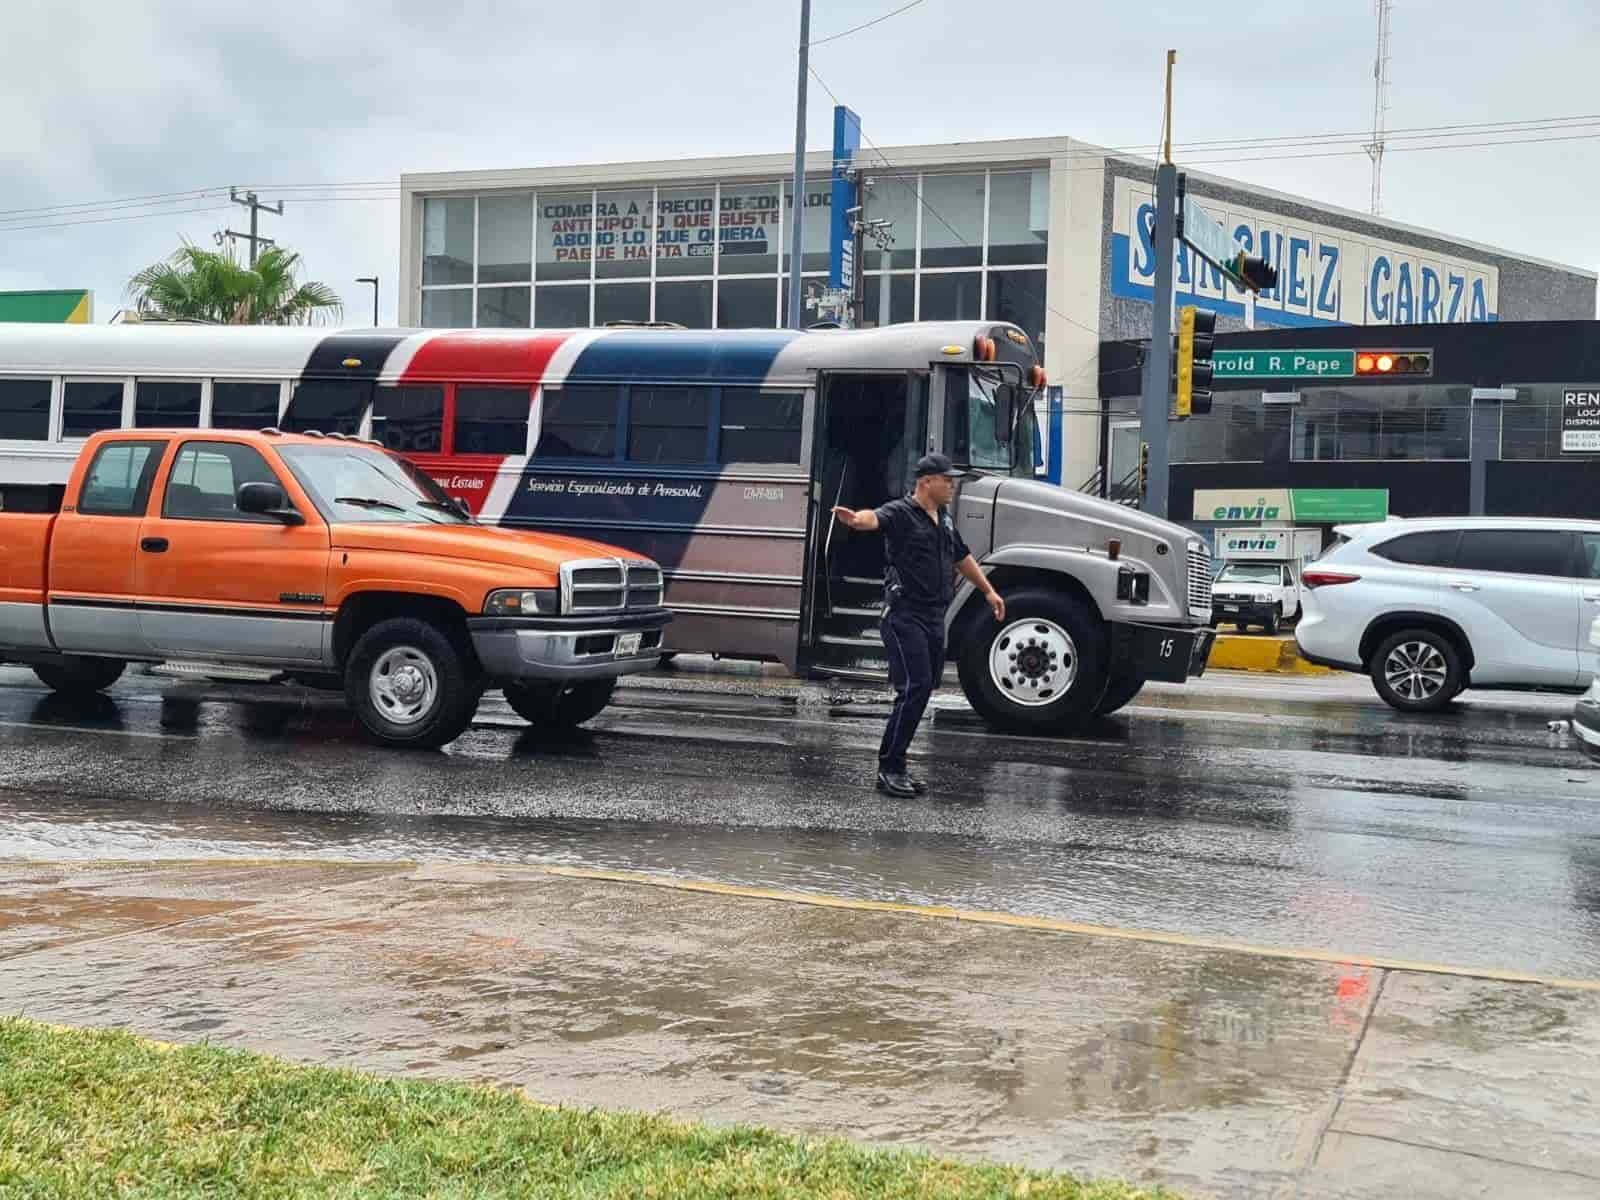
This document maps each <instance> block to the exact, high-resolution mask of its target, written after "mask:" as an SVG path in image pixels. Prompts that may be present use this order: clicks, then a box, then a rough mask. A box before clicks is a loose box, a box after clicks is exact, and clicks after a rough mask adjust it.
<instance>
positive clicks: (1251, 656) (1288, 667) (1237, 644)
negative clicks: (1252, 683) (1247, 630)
mask: <svg viewBox="0 0 1600 1200" xmlns="http://www.w3.org/2000/svg"><path fill="white" fill-rule="evenodd" d="M1206 666H1207V668H1208V669H1212V670H1217V671H1260V672H1265V673H1269V674H1274V675H1331V674H1333V672H1332V671H1331V670H1329V668H1327V667H1319V666H1317V665H1316V664H1315V663H1308V662H1307V661H1306V660H1305V659H1303V658H1301V657H1300V652H1299V649H1298V648H1297V647H1296V646H1295V644H1294V639H1293V638H1269V637H1244V636H1233V635H1229V634H1219V635H1218V637H1217V640H1216V644H1215V645H1213V646H1212V648H1211V658H1210V659H1209V660H1208V661H1207V663H1206Z"/></svg>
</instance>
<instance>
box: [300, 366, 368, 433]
mask: <svg viewBox="0 0 1600 1200" xmlns="http://www.w3.org/2000/svg"><path fill="white" fill-rule="evenodd" d="M371 400H372V384H370V383H368V382H366V381H365V380H360V379H308V380H306V381H305V382H304V383H301V384H300V385H299V386H297V387H296V388H295V389H294V396H293V397H292V398H291V399H290V401H289V411H288V412H287V413H285V414H284V416H283V428H284V431H285V432H287V433H304V432H305V431H306V430H308V429H315V430H318V431H320V432H322V433H359V432H361V418H362V415H363V414H364V413H365V412H366V410H367V405H368V404H369V403H370V402H371Z"/></svg>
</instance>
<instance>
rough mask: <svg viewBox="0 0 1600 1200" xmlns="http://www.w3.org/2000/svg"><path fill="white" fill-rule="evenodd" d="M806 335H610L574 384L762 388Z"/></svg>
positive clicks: (581, 361) (593, 348) (582, 356)
mask: <svg viewBox="0 0 1600 1200" xmlns="http://www.w3.org/2000/svg"><path fill="white" fill-rule="evenodd" d="M801 336H802V335H801V334H800V333H798V332H796V331H793V330H787V329H775V330H770V331H768V330H759V331H750V332H744V331H740V332H737V333H728V332H721V333H715V332H711V331H709V330H708V331H705V332H701V331H698V330H696V331H692V332H687V331H685V332H679V331H676V330H674V331H672V332H671V333H662V332H657V331H652V330H619V329H612V330H607V331H606V332H605V334H604V335H602V336H601V337H598V338H596V339H595V340H594V341H592V342H590V343H589V345H587V346H585V347H584V349H583V350H582V352H581V353H579V355H578V361H577V362H575V363H574V364H573V365H572V369H571V371H569V372H568V374H567V379H568V380H570V381H572V382H604V381H619V382H621V381H628V380H637V381H640V382H645V381H648V382H651V383H669V382H697V383H701V382H703V383H730V384H746V385H748V384H759V383H761V382H763V381H764V380H765V379H766V377H767V374H768V372H770V371H771V370H772V363H773V360H774V359H776V358H777V357H778V352H779V351H780V350H782V349H783V348H784V347H785V346H787V345H788V344H789V343H790V342H792V341H794V340H795V339H796V338H798V337H801Z"/></svg>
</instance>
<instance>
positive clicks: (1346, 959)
mask: <svg viewBox="0 0 1600 1200" xmlns="http://www.w3.org/2000/svg"><path fill="white" fill-rule="evenodd" d="M439 861H447V860H439ZM0 862H4V863H5V864H6V865H14V866H37V867H43V866H56V865H60V866H63V867H70V868H72V869H74V870H85V869H94V868H101V869H113V868H123V869H125V868H130V867H132V868H138V869H150V868H155V867H159V868H163V869H178V868H183V867H218V866H237V867H278V866H282V867H307V866H316V867H362V868H367V869H371V868H373V867H377V866H387V867H394V868H400V867H405V868H408V869H412V870H420V869H421V868H422V867H424V866H427V865H431V864H428V863H423V862H420V861H418V860H417V859H409V858H406V859H392V860H388V861H384V862H380V861H374V860H370V859H340V858H189V859H175V858H168V859H66V860H62V861H61V862H60V863H59V864H57V863H54V862H51V861H49V860H43V859H0ZM447 865H450V866H456V867H460V866H476V867H477V869H479V870H482V871H485V872H490V873H494V874H500V875H506V874H516V873H518V872H521V873H524V874H529V875H544V876H553V877H557V878H562V879H585V880H591V881H593V882H596V883H621V884H631V885H635V886H638V887H652V888H664V889H666V890H668V891H675V892H691V893H696V894H699V895H708V896H726V897H729V898H733V899H741V900H766V901H770V902H773V903H777V904H799V905H804V906H806V907H808V908H832V909H839V910H843V911H846V912H872V913H886V914H889V915H893V916H904V917H919V918H922V919H925V920H938V921H960V922H963V923H966V924H971V925H985V926H990V927H994V928H1001V929H1024V930H1031V931H1034V932H1038V933H1064V934H1071V935H1075V936H1078V937H1096V938H1108V939H1112V940H1117V941H1127V942H1147V943H1151V944H1153V945H1159V946H1178V947H1182V948H1185V949H1189V950H1214V951H1219V952H1222V953H1225V954H1247V955H1250V956H1252V957H1255V958H1276V959H1282V960H1285V961H1288V962H1308V963H1325V964H1327V965H1329V966H1340V967H1349V966H1356V967H1370V968H1372V969H1374V970H1380V971H1407V972H1410V973H1412V974H1416V975H1445V976H1452V977H1454V978H1458V979H1486V980H1489V981H1491V982H1494V983H1526V984H1535V985H1537V986H1539V987H1552V988H1566V989H1568V990H1571V991H1580V992H1595V993H1600V979H1564V978H1561V977H1559V976H1549V975H1535V974H1532V973H1530V972H1526V971H1502V970H1497V969H1495V968H1493V967H1459V966H1453V965H1451V964H1449V963H1430V962H1420V961H1416V960H1413V959H1405V958H1388V957H1384V956H1381V955H1376V956H1375V955H1367V954H1341V953H1339V952H1337V951H1334V950H1314V949H1303V948H1294V947H1283V946H1260V945H1256V944H1254V943H1251V942H1231V941H1226V940H1223V939H1219V938H1204V937H1196V936H1194V935H1191V934H1187V933H1166V932H1163V931H1161V930H1157V929H1138V928H1133V927H1129V926H1120V925H1091V924H1088V923H1086V922H1082V921H1067V920H1063V919H1061V918H1059V917H1032V916H1026V915H1023V914H1021V913H1008V912H995V911H992V910H986V909H970V908H948V907H945V906H942V905H935V904H907V903H902V902H900V901H897V900H861V899H856V898H854V897H850V896H836V895H831V894H829V893H827V892H788V891H780V890H778V889H775V888H763V887H751V886H749V885H747V884H739V883H720V882H717V881H716V880H709V879H676V878H673V877H672V876H670V875H649V874H645V873H643V872H639V871H613V870H603V869H600V868H595V867H567V866H558V865H556V864H553V863H478V864H472V863H461V862H454V861H448V862H447ZM332 886H342V885H332Z"/></svg>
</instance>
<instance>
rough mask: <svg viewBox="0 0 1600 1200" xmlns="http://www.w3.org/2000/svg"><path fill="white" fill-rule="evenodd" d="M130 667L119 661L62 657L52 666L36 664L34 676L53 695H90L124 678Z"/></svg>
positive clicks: (75, 656) (67, 655)
mask: <svg viewBox="0 0 1600 1200" xmlns="http://www.w3.org/2000/svg"><path fill="white" fill-rule="evenodd" d="M127 666H128V664H127V663H125V662H123V661H122V660H121V659H120V658H89V657H85V656H82V655H77V654H66V655H63V656H62V657H61V658H60V659H59V660H58V661H56V662H52V663H35V664H34V667H33V673H34V674H35V675H36V676H38V678H39V682H40V683H42V684H44V685H45V687H47V688H49V689H50V690H51V691H52V692H60V693H61V694H62V695H63V696H91V695H93V694H94V693H96V692H102V691H104V690H105V689H106V688H108V687H110V686H111V685H112V684H113V683H115V682H116V681H117V680H119V679H121V678H122V672H123V671H124V670H126V669H127Z"/></svg>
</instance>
